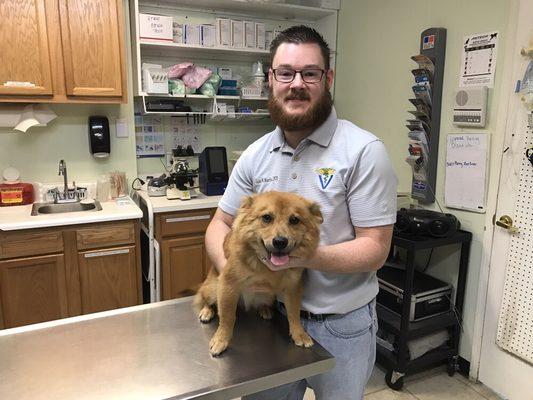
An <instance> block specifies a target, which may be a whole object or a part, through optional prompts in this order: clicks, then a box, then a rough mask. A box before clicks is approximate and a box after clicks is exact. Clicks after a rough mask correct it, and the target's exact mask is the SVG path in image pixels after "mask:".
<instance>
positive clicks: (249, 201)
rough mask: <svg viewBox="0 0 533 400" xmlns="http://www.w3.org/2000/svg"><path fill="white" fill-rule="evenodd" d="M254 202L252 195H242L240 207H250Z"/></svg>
mask: <svg viewBox="0 0 533 400" xmlns="http://www.w3.org/2000/svg"><path fill="white" fill-rule="evenodd" d="M253 203H254V195H251V196H246V197H243V199H242V200H241V208H251V207H252V204H253Z"/></svg>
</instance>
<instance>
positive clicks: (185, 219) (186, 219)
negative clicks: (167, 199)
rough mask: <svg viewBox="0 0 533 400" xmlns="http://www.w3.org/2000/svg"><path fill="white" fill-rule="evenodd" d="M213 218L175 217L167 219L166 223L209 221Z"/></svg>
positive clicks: (202, 216) (204, 216)
mask: <svg viewBox="0 0 533 400" xmlns="http://www.w3.org/2000/svg"><path fill="white" fill-rule="evenodd" d="M209 218H211V215H209V214H208V215H193V216H191V217H174V218H167V219H165V222H166V223H171V222H185V221H197V220H200V219H209Z"/></svg>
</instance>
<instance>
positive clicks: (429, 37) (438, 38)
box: [410, 28, 446, 203]
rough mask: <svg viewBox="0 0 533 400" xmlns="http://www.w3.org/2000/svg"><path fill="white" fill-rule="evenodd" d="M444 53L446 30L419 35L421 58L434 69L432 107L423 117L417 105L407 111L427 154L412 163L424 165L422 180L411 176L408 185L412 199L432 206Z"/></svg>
mask: <svg viewBox="0 0 533 400" xmlns="http://www.w3.org/2000/svg"><path fill="white" fill-rule="evenodd" d="M445 53H446V29H445V28H429V29H426V30H425V31H423V32H422V33H421V35H420V55H421V56H425V57H427V58H428V59H429V60H431V61H432V63H433V68H434V71H433V74H432V79H431V81H430V82H429V84H430V86H431V108H430V109H428V110H427V111H428V114H429V115H427V116H423V115H422V113H421V112H420V110H418V108H419V107H418V106H417V111H410V112H411V113H412V114H414V115H415V117H416V122H417V123H418V121H420V122H419V123H420V124H423V127H424V129H423V130H424V131H426V140H427V146H424V147H426V148H425V151H426V153H422V154H418V158H416V159H415V160H413V161H414V163H413V164H412V167H413V168H415V167H416V166H418V165H424V167H425V168H423V175H424V177H425V179H421V178H420V175H417V176H415V174H413V180H412V186H411V194H412V197H413V198H414V199H417V200H418V201H419V202H421V203H433V202H434V201H435V184H436V181H437V161H438V154H439V131H440V117H441V103H442V81H443V77H444V60H445ZM416 57H419V56H414V57H413V59H414V60H415V58H416ZM415 61H416V60H415ZM413 73H414V71H413ZM415 94H416V93H415ZM417 97H418V96H417ZM410 101H411V102H412V103H413V104H415V103H416V102H417V99H410ZM415 105H416V104H415ZM422 106H423V105H422ZM428 117H429V118H428ZM424 147H422V149H424ZM410 152H411V150H410ZM411 155H412V154H411ZM421 157H422V158H421ZM414 164H416V165H414Z"/></svg>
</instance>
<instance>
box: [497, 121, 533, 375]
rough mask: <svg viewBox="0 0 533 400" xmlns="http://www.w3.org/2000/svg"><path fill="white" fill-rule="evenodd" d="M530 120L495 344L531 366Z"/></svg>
mask: <svg viewBox="0 0 533 400" xmlns="http://www.w3.org/2000/svg"><path fill="white" fill-rule="evenodd" d="M529 120H530V121H529V122H528V119H527V118H526V119H525V121H524V124H525V130H526V135H525V140H524V147H523V149H522V154H523V157H522V162H521V164H520V180H519V184H518V193H517V200H516V204H515V208H514V213H513V216H514V218H516V222H515V223H514V225H516V226H517V227H518V229H519V233H517V234H514V235H513V236H512V238H511V240H510V245H509V253H508V255H507V267H506V270H505V284H504V290H503V299H502V305H501V309H500V318H499V321H498V333H497V337H496V343H497V344H498V346H500V347H501V348H502V349H504V350H506V351H508V352H510V353H513V354H515V355H516V356H518V357H520V358H522V359H524V360H525V361H527V362H529V363H531V364H533V337H532V336H531V333H532V332H533V250H532V249H533V204H532V203H533V201H532V200H533V166H532V165H531V163H530V162H529V160H528V159H527V158H526V156H525V152H526V150H527V149H528V148H530V147H532V146H533V127H532V126H531V118H529Z"/></svg>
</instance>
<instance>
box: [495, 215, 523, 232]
mask: <svg viewBox="0 0 533 400" xmlns="http://www.w3.org/2000/svg"><path fill="white" fill-rule="evenodd" d="M496 225H498V226H499V227H502V228H504V229H507V230H508V231H509V233H518V227H516V226H513V219H512V218H511V217H510V216H508V215H502V216H501V217H500V219H499V220H498V221H496Z"/></svg>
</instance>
